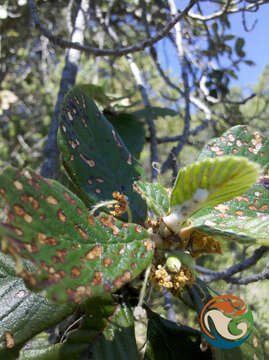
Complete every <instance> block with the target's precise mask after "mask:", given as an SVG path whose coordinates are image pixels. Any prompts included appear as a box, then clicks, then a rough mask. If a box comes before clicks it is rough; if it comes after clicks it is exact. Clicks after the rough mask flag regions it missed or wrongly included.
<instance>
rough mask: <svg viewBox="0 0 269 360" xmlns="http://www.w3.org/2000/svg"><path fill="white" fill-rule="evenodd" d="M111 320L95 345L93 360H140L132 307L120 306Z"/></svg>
mask: <svg viewBox="0 0 269 360" xmlns="http://www.w3.org/2000/svg"><path fill="white" fill-rule="evenodd" d="M109 320H110V323H109V326H108V327H106V329H105V331H104V332H103V334H102V336H101V337H100V338H99V339H98V340H97V341H96V342H95V343H94V345H93V348H92V352H93V360H99V359H102V360H125V359H128V360H139V359H140V356H139V354H138V351H137V346H136V340H135V332H134V319H133V314H132V311H131V309H130V307H128V306H127V305H126V304H124V303H123V304H121V305H118V306H117V309H116V311H115V312H114V314H113V316H111V317H110V318H109Z"/></svg>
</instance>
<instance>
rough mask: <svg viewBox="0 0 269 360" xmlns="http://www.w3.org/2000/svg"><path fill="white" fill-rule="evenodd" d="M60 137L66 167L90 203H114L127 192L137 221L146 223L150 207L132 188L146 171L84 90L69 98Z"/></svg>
mask: <svg viewBox="0 0 269 360" xmlns="http://www.w3.org/2000/svg"><path fill="white" fill-rule="evenodd" d="M58 135H59V136H58V143H59V147H60V150H61V152H62V158H63V163H64V166H65V168H66V170H67V172H68V174H69V176H70V178H71V179H72V181H73V182H74V183H75V184H76V186H77V188H78V193H79V195H80V196H82V198H83V199H84V201H85V202H86V204H87V205H88V206H91V205H92V204H94V203H97V202H100V201H103V200H110V199H112V193H113V192H115V191H120V192H123V193H124V194H125V195H126V196H127V197H128V199H129V203H130V207H131V210H132V215H133V221H134V222H136V223H141V224H142V223H143V221H144V220H145V217H146V204H145V202H144V200H142V199H141V197H140V196H139V195H138V194H137V193H135V192H134V191H133V187H132V186H133V182H134V181H136V180H139V179H140V178H141V176H142V168H141V167H140V165H139V164H138V162H137V160H136V159H135V158H134V157H133V156H132V154H131V153H130V152H129V151H128V149H127V148H126V146H125V145H124V143H123V141H122V140H121V138H120V136H119V135H118V133H117V132H116V130H115V129H114V128H113V126H112V125H111V124H110V123H109V121H108V120H107V119H106V118H105V117H104V116H103V115H102V114H101V113H100V112H99V110H98V108H97V107H96V105H95V104H94V102H93V101H92V100H91V99H90V98H89V97H88V96H87V95H84V94H83V93H82V92H81V91H80V90H77V89H75V90H72V91H70V92H69V93H68V95H67V96H66V97H65V100H64V103H63V107H62V113H61V118H60V130H59V133H58ZM124 219H125V220H127V217H126V216H125V218H124Z"/></svg>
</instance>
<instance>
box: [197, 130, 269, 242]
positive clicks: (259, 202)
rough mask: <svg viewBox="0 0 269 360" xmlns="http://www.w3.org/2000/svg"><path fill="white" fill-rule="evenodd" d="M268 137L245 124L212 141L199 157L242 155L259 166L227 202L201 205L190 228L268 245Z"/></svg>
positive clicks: (219, 236)
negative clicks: (254, 176)
mask: <svg viewBox="0 0 269 360" xmlns="http://www.w3.org/2000/svg"><path fill="white" fill-rule="evenodd" d="M268 149H269V139H267V138H265V137H263V136H262V135H261V134H259V133H258V132H251V131H250V130H249V129H248V127H247V126H235V127H233V128H231V129H230V130H228V131H227V132H226V133H224V134H223V136H221V137H220V138H217V139H213V140H211V141H210V142H209V143H208V145H207V146H206V147H205V148H204V150H203V151H202V153H201V155H200V157H199V159H203V158H208V157H216V156H217V157H219V156H222V155H231V154H233V155H234V157H237V156H240V157H241V156H245V157H247V158H248V159H250V160H251V161H255V162H256V163H258V164H260V166H261V167H262V172H261V174H260V177H259V179H258V180H257V182H256V183H255V184H254V185H253V186H252V187H251V189H250V190H248V191H247V192H245V193H244V194H242V195H240V196H236V197H235V198H234V199H232V200H231V201H229V202H225V203H224V204H220V205H217V206H214V207H208V208H203V209H201V210H200V211H199V212H197V213H196V214H194V215H193V216H192V217H191V221H192V225H191V227H192V229H193V231H197V232H201V233H203V234H208V235H213V236H214V237H215V238H216V237H217V238H219V239H223V238H226V239H228V240H229V239H231V240H234V241H239V242H242V243H246V244H263V245H266V246H268V245H269V196H268V195H269V192H268V189H269V185H268V184H269V152H268Z"/></svg>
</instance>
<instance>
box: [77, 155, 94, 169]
mask: <svg viewBox="0 0 269 360" xmlns="http://www.w3.org/2000/svg"><path fill="white" fill-rule="evenodd" d="M79 156H80V157H81V159H82V160H83V161H84V162H85V163H86V164H87V165H89V166H90V167H94V166H95V161H94V160H91V159H87V157H86V156H85V155H83V154H82V153H80V154H79Z"/></svg>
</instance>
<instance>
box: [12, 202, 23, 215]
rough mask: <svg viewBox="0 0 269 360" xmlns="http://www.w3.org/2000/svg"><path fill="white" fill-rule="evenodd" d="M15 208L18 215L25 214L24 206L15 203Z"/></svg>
mask: <svg viewBox="0 0 269 360" xmlns="http://www.w3.org/2000/svg"><path fill="white" fill-rule="evenodd" d="M13 209H14V211H15V214H16V215H19V216H23V215H24V213H25V211H24V208H23V207H22V206H20V205H17V204H15V205H14V206H13Z"/></svg>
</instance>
